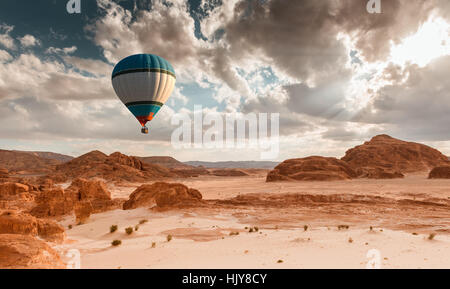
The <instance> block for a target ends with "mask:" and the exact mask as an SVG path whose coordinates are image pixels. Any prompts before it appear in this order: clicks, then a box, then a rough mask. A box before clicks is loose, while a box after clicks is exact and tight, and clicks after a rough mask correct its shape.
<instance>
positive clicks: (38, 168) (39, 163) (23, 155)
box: [0, 150, 61, 174]
mask: <svg viewBox="0 0 450 289" xmlns="http://www.w3.org/2000/svg"><path fill="white" fill-rule="evenodd" d="M58 164H61V161H58V160H55V159H48V158H42V157H40V156H38V155H36V154H33V153H29V152H21V151H8V150H0V166H1V167H2V168H4V169H7V170H8V171H9V172H10V173H11V174H45V173H49V172H52V171H53V170H54V168H55V167H56V166H57V165H58Z"/></svg>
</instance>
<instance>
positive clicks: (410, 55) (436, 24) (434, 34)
mask: <svg viewBox="0 0 450 289" xmlns="http://www.w3.org/2000/svg"><path fill="white" fill-rule="evenodd" d="M449 36H450V25H449V24H448V23H447V22H446V21H445V20H443V19H442V18H437V19H434V20H429V21H427V22H426V23H424V24H423V25H422V26H421V27H420V28H419V30H418V31H417V33H415V34H414V35H411V36H409V37H407V38H405V39H403V41H402V42H401V43H400V44H397V45H395V44H393V43H391V61H392V62H394V63H396V64H399V65H402V66H403V65H405V64H406V63H408V62H409V63H413V64H417V65H419V66H421V67H423V66H426V65H427V64H428V63H430V62H431V61H432V60H433V59H435V58H438V57H441V56H444V55H449V54H450V37H449Z"/></svg>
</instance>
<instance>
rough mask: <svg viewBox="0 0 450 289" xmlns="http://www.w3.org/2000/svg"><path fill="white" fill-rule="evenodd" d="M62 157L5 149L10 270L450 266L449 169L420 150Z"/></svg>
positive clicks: (387, 140) (391, 146) (2, 249)
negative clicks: (226, 163)
mask: <svg viewBox="0 0 450 289" xmlns="http://www.w3.org/2000/svg"><path fill="white" fill-rule="evenodd" d="M50 157H53V155H52V154H50V153H46V154H41V155H38V154H36V153H28V152H12V151H7V152H3V153H1V154H0V167H2V169H0V253H1V254H0V256H1V257H0V267H1V268H72V267H74V266H75V267H77V266H78V267H79V268H83V269H87V268H109V269H121V268H122V269H126V268H148V269H155V268H185V269H186V268H188V269H190V268H242V269H244V268H275V269H278V268H375V267H376V268H449V267H450V259H449V258H448V256H449V255H450V210H449V209H450V191H449V189H448V188H449V187H450V178H449V174H448V166H449V161H448V158H447V157H446V156H444V155H443V154H441V153H440V152H439V151H437V150H435V149H433V148H431V147H428V146H425V145H422V144H419V143H413V142H405V141H401V140H398V139H395V138H392V137H390V136H387V135H379V136H376V137H374V138H372V139H371V140H370V141H368V142H365V143H364V144H362V145H360V146H357V147H355V148H352V149H350V150H348V151H347V153H346V154H345V156H344V157H342V158H341V159H338V158H328V157H321V156H311V157H306V158H297V159H292V160H285V161H284V162H281V163H279V164H278V165H275V166H274V167H273V169H267V168H266V167H264V166H266V165H267V164H266V163H264V164H262V166H263V167H257V165H255V163H252V166H253V168H249V167H247V165H248V164H245V163H242V164H241V165H239V164H233V166H230V167H229V168H224V167H223V166H221V165H218V166H217V167H216V168H213V167H204V166H200V165H199V166H194V165H191V164H192V162H191V164H188V163H182V162H179V161H177V160H176V159H173V158H170V157H134V156H127V155H124V154H121V153H118V152H116V153H113V154H110V155H106V154H104V153H102V152H100V151H93V152H90V153H87V154H84V155H82V156H80V157H76V158H73V157H65V158H63V157H61V155H56V154H55V157H53V158H52V159H49V158H50ZM36 158H42V160H41V159H38V160H39V161H38V162H37V161H36ZM14 160H20V161H14ZM50 160H51V161H50ZM28 164H29V165H28ZM74 252H76V254H74ZM211 256H214V258H211ZM74 258H75V259H76V260H75V261H74Z"/></svg>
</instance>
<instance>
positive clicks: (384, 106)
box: [353, 55, 450, 140]
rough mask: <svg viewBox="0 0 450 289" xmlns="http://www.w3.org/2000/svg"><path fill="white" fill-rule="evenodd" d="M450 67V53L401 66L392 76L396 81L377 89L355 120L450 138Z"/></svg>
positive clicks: (432, 137)
mask: <svg viewBox="0 0 450 289" xmlns="http://www.w3.org/2000/svg"><path fill="white" fill-rule="evenodd" d="M449 67H450V55H449V56H443V57H440V58H438V59H435V60H434V61H433V62H431V63H430V64H429V65H428V66H425V67H419V66H418V65H416V64H411V65H409V66H407V67H405V68H404V69H403V70H400V68H398V69H397V70H395V76H394V77H392V78H391V80H392V84H389V85H386V86H384V87H382V88H381V89H380V90H378V91H376V92H374V93H373V95H372V99H371V101H370V102H369V103H368V105H367V106H366V107H365V108H364V109H363V110H362V111H360V112H359V113H358V114H357V115H356V116H355V117H354V119H353V121H355V122H361V123H372V124H384V125H387V126H388V127H389V129H390V130H391V131H395V132H397V135H403V136H404V135H410V136H417V137H420V138H422V139H427V140H448V136H449V135H450V126H449V125H448V123H450V114H449V113H448V112H449V111H450V94H449V91H450V84H449V82H448V81H447V76H448V73H449ZM389 70H390V71H391V70H392V68H389ZM398 74H401V75H402V77H399V76H398Z"/></svg>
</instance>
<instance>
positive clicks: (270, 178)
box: [266, 156, 357, 182]
mask: <svg viewBox="0 0 450 289" xmlns="http://www.w3.org/2000/svg"><path fill="white" fill-rule="evenodd" d="M356 176H357V174H356V172H355V171H354V170H353V169H352V168H351V167H350V165H349V164H347V163H346V162H344V161H341V160H339V159H336V158H327V157H318V156H313V157H307V158H301V159H291V160H286V161H284V162H282V163H281V164H279V165H278V166H276V167H275V168H274V169H273V170H272V171H270V172H269V173H268V175H267V178H266V181H267V182H276V181H335V180H348V179H352V178H355V177H356Z"/></svg>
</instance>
